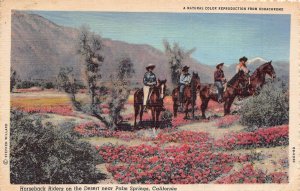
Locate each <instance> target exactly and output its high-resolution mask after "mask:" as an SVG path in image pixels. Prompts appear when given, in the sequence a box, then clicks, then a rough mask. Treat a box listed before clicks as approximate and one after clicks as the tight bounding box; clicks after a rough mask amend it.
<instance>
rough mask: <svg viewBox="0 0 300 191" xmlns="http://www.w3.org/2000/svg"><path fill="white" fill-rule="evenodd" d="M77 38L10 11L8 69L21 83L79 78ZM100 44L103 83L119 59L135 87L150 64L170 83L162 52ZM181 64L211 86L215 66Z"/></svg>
mask: <svg viewBox="0 0 300 191" xmlns="http://www.w3.org/2000/svg"><path fill="white" fill-rule="evenodd" d="M78 36H79V30H78V29H76V28H71V27H66V26H59V25H57V24H55V23H53V22H52V21H49V20H47V19H45V18H43V17H41V16H39V15H37V14H31V13H28V12H24V11H13V12H12V30H11V41H12V43H11V65H12V67H13V69H14V70H16V72H17V74H18V76H19V78H20V79H22V80H38V79H41V80H46V81H54V80H55V78H56V76H57V74H58V72H59V70H60V68H61V67H63V66H68V67H73V68H74V71H75V73H76V76H82V75H81V73H82V71H81V64H80V62H81V59H80V56H79V55H78V54H77V49H76V47H77V43H78ZM102 40H103V44H104V48H103V55H104V63H103V65H102V69H101V70H102V76H103V79H104V80H108V79H109V76H110V75H111V74H112V73H113V72H114V71H115V70H116V67H117V64H118V60H120V58H122V57H129V58H131V60H132V62H133V64H134V70H135V76H134V77H133V82H134V83H136V84H138V85H141V82H142V78H143V75H144V73H145V67H146V66H147V65H148V64H149V63H153V64H155V65H156V69H155V73H156V75H157V77H158V78H160V79H167V80H168V82H170V80H171V77H170V75H169V72H168V71H169V66H168V61H167V57H166V55H165V54H164V52H162V51H160V50H158V49H156V48H154V47H152V46H150V45H147V44H130V43H127V42H122V41H116V40H111V39H108V38H102ZM237 59H238V58H237ZM264 62H266V60H264V59H262V58H259V57H258V58H253V59H251V60H249V63H248V66H249V68H250V70H251V71H254V69H255V68H256V67H258V66H259V65H260V64H263V63H264ZM272 63H273V65H274V67H275V70H276V73H277V76H279V77H282V78H284V79H288V76H289V67H288V66H289V63H288V62H284V61H274V62H272ZM184 64H185V65H188V66H190V70H191V71H195V72H198V73H199V75H200V78H201V82H203V83H209V82H213V72H214V70H215V67H214V66H210V65H206V64H203V63H200V62H199V61H197V60H195V59H193V58H188V59H186V60H184ZM216 64H217V63H216ZM224 72H225V75H226V76H227V78H230V77H232V76H233V75H234V73H235V64H231V65H228V66H227V65H226V66H225V67H224Z"/></svg>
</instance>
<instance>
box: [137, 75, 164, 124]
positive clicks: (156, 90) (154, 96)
mask: <svg viewBox="0 0 300 191" xmlns="http://www.w3.org/2000/svg"><path fill="white" fill-rule="evenodd" d="M166 82H167V80H160V79H158V83H157V86H154V87H152V90H150V92H151V95H150V97H149V102H148V105H147V107H149V108H150V110H151V114H152V122H153V123H154V125H155V127H157V126H158V121H159V115H160V113H161V111H162V108H163V104H164V103H163V99H164V97H165V95H166V88H167V86H166ZM143 97H144V94H143V89H139V90H137V91H136V92H135V93H134V101H133V102H134V127H136V118H137V116H138V114H140V122H142V119H143V113H144V106H143Z"/></svg>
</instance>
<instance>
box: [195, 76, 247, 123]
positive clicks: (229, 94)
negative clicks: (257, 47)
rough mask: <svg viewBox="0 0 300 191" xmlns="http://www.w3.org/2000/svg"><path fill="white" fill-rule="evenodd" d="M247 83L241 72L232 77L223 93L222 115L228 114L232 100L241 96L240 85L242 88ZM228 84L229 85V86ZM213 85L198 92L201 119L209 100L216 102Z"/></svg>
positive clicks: (216, 96) (216, 97) (203, 116)
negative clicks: (200, 101)
mask: <svg viewBox="0 0 300 191" xmlns="http://www.w3.org/2000/svg"><path fill="white" fill-rule="evenodd" d="M247 81H248V78H247V76H246V74H245V73H244V72H243V71H240V72H239V73H237V74H236V76H234V77H233V79H232V80H230V81H229V82H228V85H227V88H226V91H225V92H224V93H223V101H224V102H225V103H224V115H227V114H230V107H231V104H232V102H233V100H234V98H235V97H236V96H237V95H239V94H241V88H240V85H242V86H244V85H245V84H246V83H247ZM229 84H230V85H229ZM214 90H216V88H215V87H214V84H209V85H206V86H204V87H203V88H202V89H201V90H200V98H201V100H202V103H201V111H202V118H206V116H205V111H206V109H207V106H208V102H209V100H213V101H217V100H218V95H217V91H214Z"/></svg>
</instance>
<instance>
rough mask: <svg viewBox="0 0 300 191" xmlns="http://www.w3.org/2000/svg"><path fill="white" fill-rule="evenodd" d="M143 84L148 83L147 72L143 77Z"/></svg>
mask: <svg viewBox="0 0 300 191" xmlns="http://www.w3.org/2000/svg"><path fill="white" fill-rule="evenodd" d="M143 82H144V85H146V86H147V85H149V79H148V73H145V75H144V79H143Z"/></svg>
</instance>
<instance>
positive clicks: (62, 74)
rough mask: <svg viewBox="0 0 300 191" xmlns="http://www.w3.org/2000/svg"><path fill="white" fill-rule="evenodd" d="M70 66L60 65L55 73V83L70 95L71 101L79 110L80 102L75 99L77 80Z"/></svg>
mask: <svg viewBox="0 0 300 191" xmlns="http://www.w3.org/2000/svg"><path fill="white" fill-rule="evenodd" d="M74 76H75V75H74V73H73V68H72V67H61V68H60V70H59V73H58V75H57V79H56V80H57V85H58V88H59V89H63V90H64V91H65V92H66V93H68V94H69V95H70V96H71V101H72V103H73V105H74V107H75V108H76V109H77V110H81V104H80V103H79V102H78V101H77V100H76V93H78V90H79V88H80V84H79V83H78V80H77V79H76V78H75V77H74Z"/></svg>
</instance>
